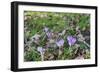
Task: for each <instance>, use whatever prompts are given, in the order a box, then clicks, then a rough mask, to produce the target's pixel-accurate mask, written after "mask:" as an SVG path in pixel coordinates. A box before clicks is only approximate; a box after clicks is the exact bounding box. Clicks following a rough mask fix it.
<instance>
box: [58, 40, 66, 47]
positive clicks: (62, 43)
mask: <svg viewBox="0 0 100 73" xmlns="http://www.w3.org/2000/svg"><path fill="white" fill-rule="evenodd" d="M56 45H57V46H58V47H61V46H63V45H64V40H63V39H60V40H57V41H56Z"/></svg>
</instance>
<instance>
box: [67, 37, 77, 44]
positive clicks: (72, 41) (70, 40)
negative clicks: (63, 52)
mask: <svg viewBox="0 0 100 73" xmlns="http://www.w3.org/2000/svg"><path fill="white" fill-rule="evenodd" d="M67 40H68V44H69V46H72V45H74V44H75V42H76V38H75V37H72V36H68V37H67Z"/></svg>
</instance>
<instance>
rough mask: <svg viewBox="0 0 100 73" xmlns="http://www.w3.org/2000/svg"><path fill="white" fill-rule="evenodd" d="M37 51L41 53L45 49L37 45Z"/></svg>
mask: <svg viewBox="0 0 100 73" xmlns="http://www.w3.org/2000/svg"><path fill="white" fill-rule="evenodd" d="M37 51H38V52H40V53H41V54H44V52H45V49H44V48H42V47H38V48H37Z"/></svg>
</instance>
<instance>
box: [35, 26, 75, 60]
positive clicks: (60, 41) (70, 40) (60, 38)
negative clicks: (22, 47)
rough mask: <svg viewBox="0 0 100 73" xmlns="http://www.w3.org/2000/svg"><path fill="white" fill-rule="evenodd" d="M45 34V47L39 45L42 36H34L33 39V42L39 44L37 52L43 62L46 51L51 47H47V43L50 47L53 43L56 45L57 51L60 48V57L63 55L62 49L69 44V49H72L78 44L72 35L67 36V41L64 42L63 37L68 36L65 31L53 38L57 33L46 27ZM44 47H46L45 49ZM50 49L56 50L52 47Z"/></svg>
mask: <svg viewBox="0 0 100 73" xmlns="http://www.w3.org/2000/svg"><path fill="white" fill-rule="evenodd" d="M43 32H44V33H45V36H46V38H45V40H47V41H46V42H45V45H44V46H41V45H39V42H40V39H39V38H40V37H41V34H36V35H34V36H33V39H34V40H33V42H35V43H36V44H37V43H38V46H37V51H38V52H39V53H40V56H41V61H44V54H45V52H46V50H48V49H49V47H46V46H48V45H46V43H47V42H48V43H49V45H52V43H53V44H54V45H56V49H57V48H58V49H57V50H58V55H61V52H63V51H62V49H63V47H64V45H67V44H68V45H69V47H71V46H73V45H74V44H75V43H76V38H75V37H74V36H72V35H69V36H66V38H67V39H65V40H64V38H63V36H64V35H66V34H65V33H66V30H63V31H62V33H57V34H58V35H57V37H56V38H53V36H54V35H55V34H54V33H55V32H54V31H51V30H50V28H48V27H44V28H43ZM51 40H52V41H53V42H52V41H51ZM66 42H67V43H66ZM43 47H45V49H44V48H43ZM50 48H53V49H55V48H54V47H52V46H51V47H50Z"/></svg>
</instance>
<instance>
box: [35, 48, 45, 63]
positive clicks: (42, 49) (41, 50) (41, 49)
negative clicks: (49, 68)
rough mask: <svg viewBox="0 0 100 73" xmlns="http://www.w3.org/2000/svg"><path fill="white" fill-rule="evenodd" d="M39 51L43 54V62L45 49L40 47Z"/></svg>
mask: <svg viewBox="0 0 100 73" xmlns="http://www.w3.org/2000/svg"><path fill="white" fill-rule="evenodd" d="M37 51H38V52H40V54H41V61H43V60H44V53H45V49H44V48H42V47H38V48H37Z"/></svg>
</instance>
